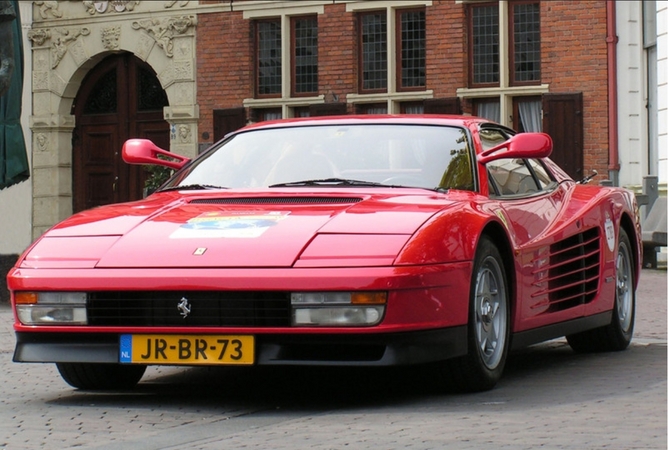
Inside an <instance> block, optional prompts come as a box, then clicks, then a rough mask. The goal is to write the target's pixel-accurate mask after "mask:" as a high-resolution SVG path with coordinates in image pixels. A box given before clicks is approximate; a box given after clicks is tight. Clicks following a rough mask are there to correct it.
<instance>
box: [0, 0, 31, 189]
mask: <svg viewBox="0 0 668 450" xmlns="http://www.w3.org/2000/svg"><path fill="white" fill-rule="evenodd" d="M11 3H12V4H13V6H14V13H15V14H16V18H15V19H14V20H12V21H11V24H12V36H13V45H14V71H13V73H12V77H11V82H10V84H9V88H8V90H7V92H6V93H5V95H3V96H2V97H0V189H4V188H6V187H9V186H12V185H14V184H16V183H20V182H21V181H25V180H27V179H28V178H29V177H30V167H29V165H28V156H27V155H26V144H25V140H24V139H23V130H22V129H21V97H22V94H23V39H22V34H21V17H20V13H19V5H18V1H17V0H13V1H12V2H11ZM0 45H2V44H1V43H0Z"/></svg>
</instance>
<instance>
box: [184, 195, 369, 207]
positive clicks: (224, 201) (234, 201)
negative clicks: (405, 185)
mask: <svg viewBox="0 0 668 450" xmlns="http://www.w3.org/2000/svg"><path fill="white" fill-rule="evenodd" d="M361 200H362V199H361V198H355V197H236V198H235V197H233V198H200V199H196V200H193V201H191V202H190V203H191V204H214V205H330V204H346V203H357V202H359V201H361Z"/></svg>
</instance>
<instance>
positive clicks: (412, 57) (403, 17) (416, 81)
mask: <svg viewBox="0 0 668 450" xmlns="http://www.w3.org/2000/svg"><path fill="white" fill-rule="evenodd" d="M397 23H399V27H400V31H401V32H400V33H397V48H398V50H399V51H398V57H399V63H398V64H397V68H398V70H399V74H398V75H397V81H398V82H399V90H409V89H424V87H425V84H426V66H427V59H426V56H425V54H426V53H425V41H426V28H425V15H424V10H423V9H420V10H399V11H397Z"/></svg>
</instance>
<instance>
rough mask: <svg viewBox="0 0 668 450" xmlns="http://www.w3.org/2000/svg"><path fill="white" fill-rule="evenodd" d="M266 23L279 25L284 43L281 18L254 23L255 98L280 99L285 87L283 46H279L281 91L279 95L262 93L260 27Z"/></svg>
mask: <svg viewBox="0 0 668 450" xmlns="http://www.w3.org/2000/svg"><path fill="white" fill-rule="evenodd" d="M265 23H274V24H278V30H279V34H280V35H281V41H282V33H283V27H282V23H281V18H280V17H271V18H262V19H256V20H255V21H254V22H253V27H254V32H253V35H254V39H255V42H254V44H253V46H254V48H255V53H254V57H253V64H254V66H255V76H254V78H255V89H254V91H255V92H254V94H255V98H280V97H281V96H282V90H283V89H282V86H283V58H284V55H283V50H282V45H279V47H278V48H279V50H280V52H281V55H280V57H279V60H280V66H279V70H278V71H279V78H280V84H279V86H280V89H279V92H278V93H270V94H263V93H261V92H260V91H261V86H260V25H261V24H265Z"/></svg>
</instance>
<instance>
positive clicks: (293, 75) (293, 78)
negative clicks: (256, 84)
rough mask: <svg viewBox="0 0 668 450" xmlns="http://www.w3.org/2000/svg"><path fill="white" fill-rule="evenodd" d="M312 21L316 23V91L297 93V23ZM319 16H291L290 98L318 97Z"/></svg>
mask: <svg viewBox="0 0 668 450" xmlns="http://www.w3.org/2000/svg"><path fill="white" fill-rule="evenodd" d="M304 19H311V20H314V21H315V41H316V43H315V59H316V64H315V70H316V72H315V85H316V86H315V90H314V91H304V92H297V55H296V51H297V45H296V43H297V37H296V33H295V29H296V27H295V22H296V21H298V20H304ZM318 29H319V27H318V15H317V14H307V15H300V16H290V97H292V98H295V97H313V96H315V95H318V91H319V84H318V82H319V80H318V62H319V61H318Z"/></svg>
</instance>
